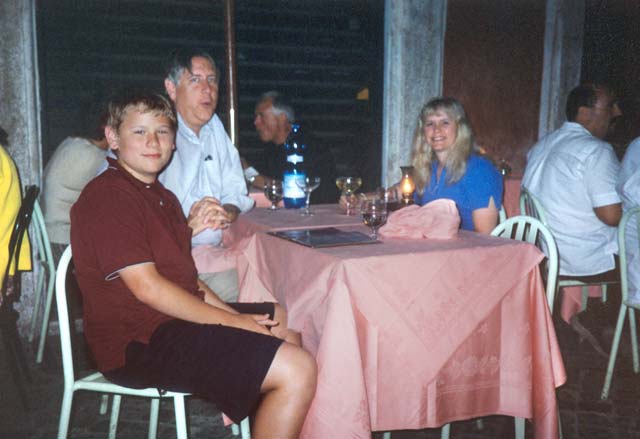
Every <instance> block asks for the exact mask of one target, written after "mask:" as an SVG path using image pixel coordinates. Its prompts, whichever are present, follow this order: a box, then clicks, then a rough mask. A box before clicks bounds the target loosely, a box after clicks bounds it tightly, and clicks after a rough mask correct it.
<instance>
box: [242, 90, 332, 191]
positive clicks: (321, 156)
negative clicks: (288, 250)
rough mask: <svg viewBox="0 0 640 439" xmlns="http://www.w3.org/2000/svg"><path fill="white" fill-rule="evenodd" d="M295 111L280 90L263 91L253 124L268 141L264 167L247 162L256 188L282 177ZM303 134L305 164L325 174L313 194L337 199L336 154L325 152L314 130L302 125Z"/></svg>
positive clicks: (249, 179) (266, 142)
mask: <svg viewBox="0 0 640 439" xmlns="http://www.w3.org/2000/svg"><path fill="white" fill-rule="evenodd" d="M295 121H296V119H295V111H294V109H293V106H292V105H291V103H290V102H289V100H288V99H287V98H286V97H285V96H284V95H283V94H281V93H279V92H277V91H268V92H266V93H263V94H262V95H261V96H260V98H259V99H258V102H257V103H256V108H255V111H254V119H253V124H254V126H255V127H256V131H257V133H258V137H259V138H260V141H261V142H263V143H264V144H265V145H264V150H263V153H264V159H263V163H264V167H263V168H262V169H261V170H256V169H254V168H253V167H251V166H245V171H244V172H245V177H246V178H247V180H248V181H249V182H250V183H251V185H252V186H253V187H255V188H258V189H262V188H264V184H265V182H266V181H267V180H269V179H273V178H275V179H278V180H281V179H282V175H283V174H284V170H285V164H286V161H287V158H286V153H285V149H284V143H285V142H286V141H287V138H288V137H289V134H290V133H291V128H292V125H293V124H294V123H295ZM302 135H303V139H304V142H305V143H306V145H307V150H306V154H305V158H304V160H305V162H304V163H303V166H304V168H305V169H307V170H308V171H310V172H313V173H315V175H317V176H319V177H320V178H321V181H320V187H319V188H318V189H317V190H316V191H314V193H313V194H312V198H313V199H315V200H321V201H322V202H335V200H336V198H337V197H336V193H335V185H334V182H333V180H334V177H333V172H332V168H333V166H334V164H333V158H332V157H331V155H330V154H329V153H328V152H325V153H321V151H320V150H319V148H318V145H316V144H314V143H315V142H314V141H313V140H312V141H309V140H310V133H309V131H308V130H306V129H305V126H302Z"/></svg>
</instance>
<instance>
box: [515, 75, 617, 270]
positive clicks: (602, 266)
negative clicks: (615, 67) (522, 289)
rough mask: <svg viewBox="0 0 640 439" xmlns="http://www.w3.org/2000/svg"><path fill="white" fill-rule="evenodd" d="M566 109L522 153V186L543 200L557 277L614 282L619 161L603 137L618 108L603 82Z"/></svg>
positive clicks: (582, 90) (580, 90)
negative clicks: (524, 156)
mask: <svg viewBox="0 0 640 439" xmlns="http://www.w3.org/2000/svg"><path fill="white" fill-rule="evenodd" d="M566 113H567V122H565V123H564V125H562V126H561V127H560V128H559V129H558V130H556V131H554V132H552V133H550V134H548V135H547V136H545V137H543V138H542V139H541V140H540V141H538V143H536V144H535V145H534V146H533V147H532V148H531V150H530V151H529V153H528V154H527V166H526V169H525V172H524V176H523V178H522V186H523V187H524V188H526V189H527V190H528V191H529V192H531V193H532V194H533V195H534V196H535V197H537V198H538V199H539V200H540V202H541V203H542V206H543V208H544V211H545V214H546V219H547V222H548V223H549V224H548V225H549V228H550V229H551V232H552V233H553V236H554V237H555V239H556V242H557V244H558V252H559V253H560V275H561V276H562V275H564V276H570V277H571V278H572V279H580V277H582V276H588V277H590V276H592V275H601V277H603V279H606V278H611V279H612V280H614V279H615V276H616V273H615V258H614V255H615V254H616V253H617V250H618V246H617V244H616V226H617V225H618V222H619V221H620V217H621V216H622V207H621V203H620V197H619V196H618V194H617V192H616V181H617V178H618V174H619V173H620V163H619V162H618V159H617V157H616V155H615V153H614V151H613V148H612V147H611V145H610V144H609V143H607V142H605V141H604V140H602V139H604V138H605V136H606V135H607V131H608V129H609V124H610V122H611V120H612V119H613V118H614V117H616V116H618V115H619V114H620V110H619V108H618V105H617V104H616V101H615V98H614V96H613V94H612V93H611V91H610V89H609V88H608V87H607V86H606V85H598V84H583V85H580V86H578V87H576V88H574V89H573V90H572V91H571V93H570V94H569V97H568V98H567V106H566ZM587 280H588V279H587Z"/></svg>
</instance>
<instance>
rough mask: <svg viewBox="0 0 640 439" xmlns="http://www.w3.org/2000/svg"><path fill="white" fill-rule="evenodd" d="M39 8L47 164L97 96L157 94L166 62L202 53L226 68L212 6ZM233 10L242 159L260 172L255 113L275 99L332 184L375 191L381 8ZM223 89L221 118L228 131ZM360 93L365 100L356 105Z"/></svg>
mask: <svg viewBox="0 0 640 439" xmlns="http://www.w3.org/2000/svg"><path fill="white" fill-rule="evenodd" d="M37 8H38V30H39V58H40V69H41V83H42V100H43V131H44V132H43V137H44V145H43V149H44V156H45V162H46V160H47V159H48V157H50V155H51V153H52V152H53V150H54V149H55V147H56V146H57V145H58V144H59V143H60V142H61V141H62V140H63V139H64V138H65V137H66V136H68V135H70V134H73V133H74V132H75V131H77V128H78V126H81V125H82V124H83V123H85V122H84V116H85V115H86V111H87V110H86V109H85V107H84V105H83V103H84V102H86V101H88V100H91V99H92V98H93V97H94V95H95V93H96V92H99V94H100V92H101V91H103V90H106V91H108V90H110V89H112V88H113V87H114V86H122V85H124V84H131V85H139V86H145V87H150V88H153V89H156V90H158V91H162V90H163V85H162V83H163V74H162V72H163V68H162V66H163V62H164V59H165V58H166V55H167V53H168V52H169V51H170V50H172V49H174V48H176V47H183V46H191V45H195V46H201V47H204V48H206V49H207V50H209V51H210V52H211V53H212V54H213V56H214V59H216V61H217V62H218V64H219V65H220V67H223V66H222V60H223V59H224V27H223V4H222V1H219V0H182V1H178V0H173V1H169V0H167V1H149V0H146V1H144V0H84V1H82V2H78V1H75V0H56V1H51V0H40V1H38V5H37ZM235 10H236V15H235V20H236V44H237V72H238V73H237V75H238V77H237V91H238V96H239V130H240V132H239V140H238V142H237V143H238V147H239V149H240V152H241V154H242V155H243V156H245V157H246V158H247V159H248V160H249V161H251V162H253V163H255V164H256V165H258V166H259V165H260V164H261V160H262V157H263V155H262V148H261V145H260V143H259V140H258V138H257V136H256V134H255V131H254V127H253V109H254V105H255V101H256V99H257V98H258V96H259V95H260V94H261V93H263V92H265V91H267V90H273V89H275V90H279V91H281V92H284V93H285V94H287V95H288V96H289V97H290V98H291V100H292V101H293V104H294V107H295V108H296V112H297V118H298V120H299V121H301V122H302V124H303V128H304V129H305V130H306V131H307V132H308V133H309V134H310V138H313V139H314V141H315V143H316V145H315V146H316V147H318V148H320V149H324V150H328V151H330V152H331V155H332V156H333V157H334V162H335V167H336V169H335V170H334V171H333V173H334V174H346V173H350V174H351V173H359V174H361V175H363V176H364V177H365V181H367V182H370V183H371V184H373V182H374V180H375V181H376V182H377V181H378V180H379V167H378V165H377V164H379V162H380V160H379V157H380V144H381V141H380V138H381V123H380V122H381V118H382V117H381V96H382V87H381V83H382V77H381V75H382V73H381V72H382V53H383V46H382V38H383V1H382V0H377V1H364V0H361V1H359V0H316V1H311V0H303V1H296V2H290V1H284V0H262V1H261V0H236V2H235ZM221 70H223V71H224V69H223V68H221ZM225 80H226V78H224V76H223V77H222V80H221V88H220V98H221V99H220V102H219V104H218V111H217V112H218V114H219V116H220V117H221V119H222V120H223V122H225V123H227V110H228V107H227V103H226V102H225ZM365 89H367V90H368V91H369V96H370V97H369V99H357V95H358V93H359V92H362V91H363V90H365ZM311 135H312V137H311ZM370 164H373V166H369V165H370Z"/></svg>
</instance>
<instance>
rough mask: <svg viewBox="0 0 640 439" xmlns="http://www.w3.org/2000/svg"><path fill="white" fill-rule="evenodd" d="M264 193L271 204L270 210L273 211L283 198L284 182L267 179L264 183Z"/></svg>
mask: <svg viewBox="0 0 640 439" xmlns="http://www.w3.org/2000/svg"><path fill="white" fill-rule="evenodd" d="M264 195H265V196H266V197H267V199H268V200H269V201H271V206H270V207H269V210H270V211H271V212H273V211H274V210H277V209H278V203H279V202H280V200H282V182H281V181H280V180H275V179H274V180H267V182H266V183H265V184H264Z"/></svg>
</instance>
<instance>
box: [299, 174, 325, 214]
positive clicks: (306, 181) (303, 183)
mask: <svg viewBox="0 0 640 439" xmlns="http://www.w3.org/2000/svg"><path fill="white" fill-rule="evenodd" d="M296 185H297V186H298V187H299V188H300V189H302V191H303V192H304V194H305V196H306V197H307V198H306V199H305V201H304V210H303V211H302V215H304V216H312V215H313V213H312V212H311V211H310V210H309V201H310V199H311V192H313V191H314V190H315V189H317V188H318V186H320V177H305V178H296Z"/></svg>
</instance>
